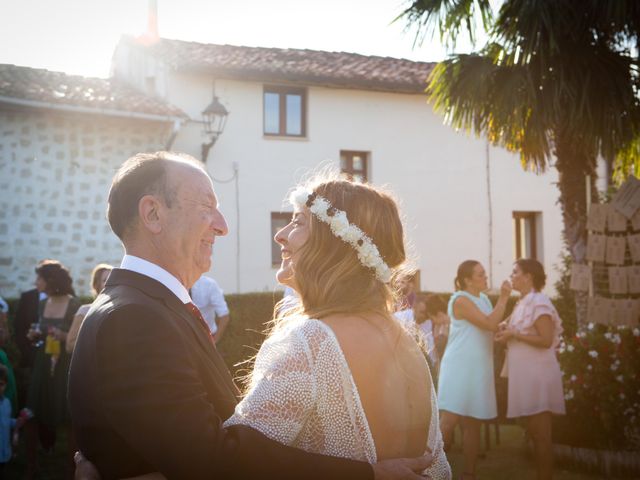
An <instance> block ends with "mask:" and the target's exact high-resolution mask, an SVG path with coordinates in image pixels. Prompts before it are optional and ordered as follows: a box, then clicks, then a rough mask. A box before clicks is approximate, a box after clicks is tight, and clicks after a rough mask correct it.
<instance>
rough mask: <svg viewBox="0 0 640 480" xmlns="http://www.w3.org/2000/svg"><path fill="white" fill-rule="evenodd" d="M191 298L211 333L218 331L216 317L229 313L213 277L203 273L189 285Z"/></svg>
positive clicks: (220, 290)
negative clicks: (191, 285)
mask: <svg viewBox="0 0 640 480" xmlns="http://www.w3.org/2000/svg"><path fill="white" fill-rule="evenodd" d="M191 298H193V303H195V304H196V307H198V309H199V310H200V312H201V313H202V316H203V317H204V320H205V322H207V325H209V329H210V330H211V333H212V334H215V333H216V332H217V331H218V324H217V323H216V317H224V316H225V315H229V307H227V302H225V300H224V294H223V292H222V289H221V288H220V286H219V285H218V283H217V282H216V281H215V280H214V279H213V278H209V277H205V276H204V275H203V276H201V277H200V278H199V279H198V280H197V281H196V283H194V284H193V287H191Z"/></svg>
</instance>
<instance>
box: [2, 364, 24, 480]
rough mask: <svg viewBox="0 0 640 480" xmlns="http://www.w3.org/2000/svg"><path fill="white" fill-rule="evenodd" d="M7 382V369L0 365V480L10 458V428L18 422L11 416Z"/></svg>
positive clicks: (16, 425) (17, 424) (3, 476)
mask: <svg viewBox="0 0 640 480" xmlns="http://www.w3.org/2000/svg"><path fill="white" fill-rule="evenodd" d="M8 384H9V370H8V369H7V367H5V366H4V365H0V480H2V479H3V478H5V475H4V467H5V465H6V464H7V463H8V462H9V460H11V456H12V451H11V430H12V429H14V428H16V427H18V426H19V423H18V421H16V419H14V418H13V413H12V407H11V402H10V401H9V398H7V395H6V389H7V386H8Z"/></svg>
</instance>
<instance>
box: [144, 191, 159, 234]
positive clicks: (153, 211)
mask: <svg viewBox="0 0 640 480" xmlns="http://www.w3.org/2000/svg"><path fill="white" fill-rule="evenodd" d="M162 208H163V205H162V204H161V203H160V201H159V200H158V198H157V197H156V196H155V195H145V196H144V197H142V198H141V199H140V201H139V202H138V216H139V217H140V223H141V224H142V225H143V226H144V228H146V229H147V230H148V231H149V232H151V233H154V234H158V233H160V232H161V231H162V213H161V210H162Z"/></svg>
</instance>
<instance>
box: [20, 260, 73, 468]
mask: <svg viewBox="0 0 640 480" xmlns="http://www.w3.org/2000/svg"><path fill="white" fill-rule="evenodd" d="M36 273H37V275H38V279H37V280H36V284H41V285H43V290H44V291H45V292H46V293H47V299H46V300H43V301H41V302H40V309H39V322H38V323H37V324H36V325H34V328H32V329H31V330H29V333H28V334H27V337H28V338H29V339H30V340H31V341H33V342H34V343H35V345H36V347H37V350H36V358H35V361H34V365H33V374H32V376H31V383H30V385H29V393H28V395H27V404H26V405H27V408H29V410H31V412H32V413H33V415H34V418H33V419H32V420H31V421H29V424H28V426H27V429H26V432H25V433H26V439H27V478H33V475H34V474H35V470H36V467H37V459H38V457H37V455H38V451H37V443H38V438H39V440H40V443H41V444H42V446H43V447H44V449H45V450H48V449H51V448H52V447H53V445H54V444H55V440H56V430H57V429H58V427H66V428H68V427H69V426H70V425H69V414H68V409H67V379H68V376H69V360H70V355H69V354H68V353H67V351H66V349H65V347H64V343H65V340H66V337H67V332H68V331H69V327H71V323H72V321H73V316H74V315H75V313H76V311H77V310H78V308H79V307H80V302H79V300H78V299H77V298H75V296H74V295H75V292H74V290H73V286H72V283H73V281H72V279H71V275H69V271H68V270H67V268H66V267H65V266H64V265H62V264H61V263H60V262H58V261H56V260H47V261H45V262H43V263H42V264H40V265H39V266H38V268H36ZM67 439H68V441H69V445H68V447H69V462H70V463H69V470H70V473H71V474H72V472H73V453H74V452H75V445H74V442H73V434H72V431H71V429H70V428H68V433H67Z"/></svg>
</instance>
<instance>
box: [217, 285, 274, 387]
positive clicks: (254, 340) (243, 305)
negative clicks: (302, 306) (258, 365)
mask: <svg viewBox="0 0 640 480" xmlns="http://www.w3.org/2000/svg"><path fill="white" fill-rule="evenodd" d="M281 298H282V292H264V293H243V294H232V295H225V299H226V301H227V305H228V306H229V312H231V313H230V315H231V321H230V322H229V326H228V327H227V330H226V331H225V334H224V337H222V340H221V341H220V343H219V344H218V350H219V351H220V353H221V354H222V356H223V358H224V360H225V362H226V363H227V365H228V367H229V369H230V370H231V372H232V373H233V375H234V377H235V378H238V377H242V376H244V375H246V374H247V373H249V371H250V370H248V368H250V366H251V364H250V362H249V363H244V364H242V362H247V360H250V359H251V358H252V357H253V356H255V354H256V353H258V349H259V348H260V345H261V344H262V341H263V340H264V337H265V332H266V330H267V328H268V323H269V322H270V321H271V320H272V318H273V308H274V306H275V304H276V303H277V302H278V301H279V300H280V299H281Z"/></svg>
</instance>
